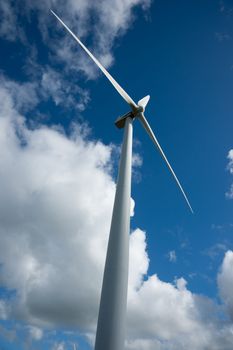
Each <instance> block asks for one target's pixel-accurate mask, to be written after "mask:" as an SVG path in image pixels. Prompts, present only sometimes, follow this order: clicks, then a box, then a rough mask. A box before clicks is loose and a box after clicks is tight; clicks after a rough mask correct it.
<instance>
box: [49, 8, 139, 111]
mask: <svg viewBox="0 0 233 350" xmlns="http://www.w3.org/2000/svg"><path fill="white" fill-rule="evenodd" d="M50 11H51V12H52V14H53V15H54V16H55V17H56V18H57V19H58V21H59V22H60V23H61V24H62V25H63V26H64V27H65V28H66V29H67V30H68V32H69V33H70V34H71V35H72V36H73V38H74V39H75V40H76V41H77V42H78V43H79V45H80V46H81V47H82V48H83V50H84V51H86V53H87V54H88V55H89V57H90V58H91V59H92V60H93V61H94V62H95V64H96V65H97V66H98V67H99V68H100V69H101V71H102V72H103V73H104V75H105V76H106V77H107V79H108V80H109V81H110V83H112V85H113V86H114V87H115V89H116V90H117V91H118V93H119V94H120V95H121V96H122V97H123V99H124V100H125V101H126V102H127V103H128V104H129V105H130V107H131V108H132V110H133V111H135V112H136V111H137V109H138V106H137V104H136V103H135V102H134V100H133V99H132V98H131V97H130V96H129V95H128V94H127V92H125V90H124V89H123V88H122V87H121V86H120V85H119V84H118V83H117V82H116V80H115V79H114V78H113V77H112V76H111V75H110V74H109V73H108V71H107V70H106V69H105V68H104V67H103V66H102V64H101V63H100V62H99V61H98V60H97V58H95V57H94V56H93V55H92V53H91V52H90V51H89V50H88V49H87V48H86V46H85V45H84V44H83V43H82V42H81V40H80V39H79V38H78V37H77V36H76V35H75V34H74V33H73V32H72V31H71V30H70V29H69V28H68V27H67V25H66V24H65V23H64V22H63V21H62V20H61V19H60V18H59V17H58V15H56V13H55V12H53V11H52V10H50Z"/></svg>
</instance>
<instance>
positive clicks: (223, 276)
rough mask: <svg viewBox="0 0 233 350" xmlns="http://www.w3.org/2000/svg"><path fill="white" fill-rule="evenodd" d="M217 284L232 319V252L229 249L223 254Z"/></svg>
mask: <svg viewBox="0 0 233 350" xmlns="http://www.w3.org/2000/svg"><path fill="white" fill-rule="evenodd" d="M218 286H219V291H220V296H221V298H222V300H223V302H224V303H225V305H226V306H227V310H228V313H229V315H230V317H231V319H232V320H233V293H232V291H233V252H232V251H230V250H229V251H228V252H227V253H226V254H225V257H224V260H223V263H222V266H221V269H220V272H219V274H218Z"/></svg>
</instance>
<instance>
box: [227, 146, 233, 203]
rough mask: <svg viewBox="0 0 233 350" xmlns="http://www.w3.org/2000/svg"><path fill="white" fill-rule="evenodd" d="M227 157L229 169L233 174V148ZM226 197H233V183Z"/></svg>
mask: <svg viewBox="0 0 233 350" xmlns="http://www.w3.org/2000/svg"><path fill="white" fill-rule="evenodd" d="M227 158H228V160H229V162H228V165H227V169H228V170H229V172H230V174H233V149H231V150H230V151H229V152H228V155H227ZM226 197H227V198H229V199H232V198H233V184H232V185H231V187H230V189H229V191H228V192H227V193H226Z"/></svg>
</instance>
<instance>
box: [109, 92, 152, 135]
mask: <svg viewBox="0 0 233 350" xmlns="http://www.w3.org/2000/svg"><path fill="white" fill-rule="evenodd" d="M149 99H150V95H147V96H145V97H143V98H142V99H141V100H139V101H138V104H137V107H134V108H133V111H132V112H128V113H126V114H124V115H122V116H120V117H119V118H117V120H116V121H115V125H116V126H117V127H118V128H119V129H122V128H124V126H125V120H126V119H127V118H128V117H130V118H132V119H134V118H136V117H140V114H141V113H144V111H145V108H146V105H147V103H148V102H149Z"/></svg>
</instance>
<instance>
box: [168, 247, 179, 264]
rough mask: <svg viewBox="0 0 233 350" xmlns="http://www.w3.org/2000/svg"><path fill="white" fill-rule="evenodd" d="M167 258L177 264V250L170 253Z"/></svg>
mask: <svg viewBox="0 0 233 350" xmlns="http://www.w3.org/2000/svg"><path fill="white" fill-rule="evenodd" d="M167 257H168V260H169V261H170V262H176V260H177V256H176V252H175V250H171V251H170V252H168V254H167Z"/></svg>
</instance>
